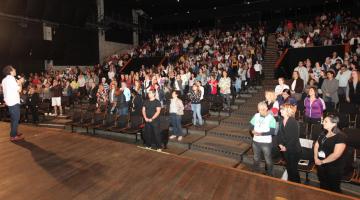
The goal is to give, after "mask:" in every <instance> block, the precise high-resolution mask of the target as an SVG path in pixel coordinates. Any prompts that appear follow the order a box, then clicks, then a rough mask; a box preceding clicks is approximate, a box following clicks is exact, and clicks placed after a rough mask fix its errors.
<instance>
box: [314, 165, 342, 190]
mask: <svg viewBox="0 0 360 200" xmlns="http://www.w3.org/2000/svg"><path fill="white" fill-rule="evenodd" d="M317 175H318V178H319V181H320V188H322V189H325V190H330V191H333V192H338V193H341V189H340V182H341V177H342V170H341V168H339V167H336V166H333V165H331V164H325V165H321V166H318V167H317Z"/></svg>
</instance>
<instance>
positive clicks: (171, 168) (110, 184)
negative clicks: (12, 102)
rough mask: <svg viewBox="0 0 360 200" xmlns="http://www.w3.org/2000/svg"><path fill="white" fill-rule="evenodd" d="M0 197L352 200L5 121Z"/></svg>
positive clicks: (1, 139)
mask: <svg viewBox="0 0 360 200" xmlns="http://www.w3.org/2000/svg"><path fill="white" fill-rule="evenodd" d="M0 130H1V133H0V161H1V163H0V199H1V200H12V199H19V200H30V199H51V200H53V199H61V200H66V199H146V200H148V199H196V200H198V199H206V200H208V199H221V200H225V199H246V200H248V199H262V200H263V199H278V200H280V199H282V200H283V199H304V200H307V199H316V200H330V199H336V200H340V199H351V197H348V196H343V195H338V194H335V193H331V192H326V191H322V190H319V189H316V188H311V187H307V186H303V185H297V184H288V183H285V182H283V181H281V180H278V179H273V178H268V177H265V176H261V175H255V174H252V173H250V172H245V171H240V170H236V169H231V168H225V167H221V166H216V165H211V164H207V163H202V162H198V161H195V160H191V159H187V158H182V157H179V156H175V155H166V154H162V153H157V152H152V151H148V150H144V149H141V148H138V147H136V146H134V145H130V144H124V143H120V142H116V141H111V140H107V139H101V138H96V137H89V136H84V135H79V134H75V133H69V132H67V131H65V130H58V129H50V128H40V127H32V126H20V129H19V130H20V132H22V133H24V135H25V137H26V140H25V141H22V142H17V143H12V142H9V141H8V139H9V138H8V130H9V124H8V123H0Z"/></svg>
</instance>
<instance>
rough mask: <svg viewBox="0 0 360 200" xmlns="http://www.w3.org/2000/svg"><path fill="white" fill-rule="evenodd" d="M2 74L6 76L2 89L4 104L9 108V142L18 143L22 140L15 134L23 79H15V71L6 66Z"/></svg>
mask: <svg viewBox="0 0 360 200" xmlns="http://www.w3.org/2000/svg"><path fill="white" fill-rule="evenodd" d="M3 74H4V75H5V76H6V77H5V78H4V79H3V80H2V87H3V93H4V101H5V104H6V105H7V106H8V108H9V113H10V118H11V130H10V141H18V140H22V139H24V138H23V137H22V134H19V133H18V132H17V128H18V125H19V120H20V94H19V93H20V92H21V89H22V84H23V83H24V78H20V79H19V80H16V79H15V76H16V70H15V68H13V67H12V66H10V65H8V66H6V67H4V69H3Z"/></svg>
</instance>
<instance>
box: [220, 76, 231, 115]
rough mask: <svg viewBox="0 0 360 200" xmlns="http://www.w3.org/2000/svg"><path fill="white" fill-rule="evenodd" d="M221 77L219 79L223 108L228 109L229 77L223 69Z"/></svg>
mask: <svg viewBox="0 0 360 200" xmlns="http://www.w3.org/2000/svg"><path fill="white" fill-rule="evenodd" d="M222 74H223V77H221V79H220V81H219V88H220V94H221V96H223V97H224V99H225V101H226V104H225V102H224V109H228V110H230V94H231V90H230V87H231V79H230V77H228V74H227V72H226V71H223V73H222Z"/></svg>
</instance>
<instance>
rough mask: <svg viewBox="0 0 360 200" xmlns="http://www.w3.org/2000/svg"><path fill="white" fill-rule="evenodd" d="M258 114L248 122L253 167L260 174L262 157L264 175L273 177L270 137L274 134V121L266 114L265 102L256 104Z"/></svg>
mask: <svg viewBox="0 0 360 200" xmlns="http://www.w3.org/2000/svg"><path fill="white" fill-rule="evenodd" d="M257 107H258V111H259V112H258V113H256V114H255V115H254V116H253V117H252V119H251V121H250V130H251V133H252V135H253V143H252V149H253V152H254V163H253V167H254V170H255V171H256V172H260V171H261V170H260V161H261V155H262V154H263V155H264V158H265V163H266V174H267V175H269V176H273V162H272V156H271V151H272V135H274V133H275V128H276V121H275V119H274V117H273V116H272V115H271V114H270V113H269V112H268V107H267V105H266V103H265V102H260V103H259V104H258V106H257Z"/></svg>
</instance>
